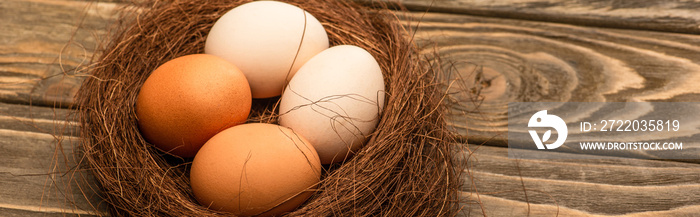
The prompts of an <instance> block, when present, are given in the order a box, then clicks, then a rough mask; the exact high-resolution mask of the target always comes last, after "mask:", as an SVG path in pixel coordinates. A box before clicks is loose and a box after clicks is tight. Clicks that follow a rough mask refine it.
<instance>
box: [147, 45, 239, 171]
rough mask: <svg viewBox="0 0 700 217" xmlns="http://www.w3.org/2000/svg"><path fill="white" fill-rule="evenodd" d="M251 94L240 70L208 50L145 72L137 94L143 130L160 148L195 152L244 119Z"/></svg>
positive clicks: (181, 153) (183, 154)
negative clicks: (146, 76)
mask: <svg viewBox="0 0 700 217" xmlns="http://www.w3.org/2000/svg"><path fill="white" fill-rule="evenodd" d="M251 104H252V98H251V94H250V87H249V86H248V82H247V81H246V78H245V76H244V75H243V73H242V72H241V71H240V70H239V69H238V68H237V67H236V66H234V65H232V64H231V63H230V62H228V61H226V60H224V59H222V58H219V57H217V56H213V55H208V54H193V55H187V56H182V57H178V58H175V59H173V60H170V61H168V62H166V63H164V64H163V65H161V66H159V67H158V68H157V69H156V70H155V71H153V72H152V73H151V75H149V76H148V78H147V79H146V81H145V82H144V84H143V86H142V87H141V89H140V91H139V93H138V97H137V99H136V116H137V118H138V126H139V130H140V132H141V135H142V136H143V137H144V138H145V139H146V140H147V141H148V142H150V143H151V144H154V145H155V146H156V147H158V148H159V149H160V150H162V151H164V152H167V153H170V154H174V155H177V156H181V157H194V156H195V154H196V153H197V150H199V148H200V147H202V145H204V143H205V142H206V141H207V140H209V138H211V137H212V136H214V135H215V134H216V133H218V132H220V131H222V130H224V129H226V128H228V127H231V126H235V125H237V124H241V123H243V122H245V121H246V119H247V118H248V115H249V113H250V107H251Z"/></svg>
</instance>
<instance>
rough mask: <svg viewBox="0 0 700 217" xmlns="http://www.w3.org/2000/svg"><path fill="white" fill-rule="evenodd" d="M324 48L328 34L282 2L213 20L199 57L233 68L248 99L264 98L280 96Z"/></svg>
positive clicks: (239, 9)
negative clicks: (227, 63)
mask: <svg viewBox="0 0 700 217" xmlns="http://www.w3.org/2000/svg"><path fill="white" fill-rule="evenodd" d="M327 48H328V35H327V34H326V31H325V29H324V28H323V26H322V25H321V23H320V22H319V21H318V20H317V19H316V18H315V17H314V16H313V15H311V14H309V13H308V12H306V11H304V10H303V9H301V8H299V7H296V6H294V5H290V4H287V3H282V2H277V1H256V2H250V3H246V4H242V5H240V6H238V7H235V8H233V9H232V10H230V11H228V12H227V13H226V14H224V15H223V16H222V17H221V18H220V19H219V20H217V21H216V23H214V26H213V27H212V29H211V31H210V32H209V34H208V36H207V39H206V43H205V46H204V52H205V53H207V54H212V55H216V56H219V57H222V58H224V59H226V60H228V61H230V62H232V63H233V64H234V65H236V66H238V67H239V68H240V69H241V70H242V71H243V73H244V74H245V76H246V78H248V82H250V87H251V90H252V94H253V98H268V97H274V96H279V95H280V94H282V90H283V89H284V86H285V84H286V83H287V81H288V80H289V79H291V78H292V76H293V75H294V74H295V73H296V71H297V70H298V69H299V68H300V67H301V66H302V65H303V64H304V63H305V62H306V61H308V60H309V59H311V57H313V56H314V55H316V54H318V53H319V52H321V51H323V50H324V49H327Z"/></svg>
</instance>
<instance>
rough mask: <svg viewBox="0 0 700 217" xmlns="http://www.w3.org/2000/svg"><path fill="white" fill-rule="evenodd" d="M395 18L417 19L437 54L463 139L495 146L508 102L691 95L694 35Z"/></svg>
mask: <svg viewBox="0 0 700 217" xmlns="http://www.w3.org/2000/svg"><path fill="white" fill-rule="evenodd" d="M404 19H406V20H413V21H412V22H410V23H408V22H407V25H413V26H415V25H418V28H417V29H418V31H417V33H416V39H417V41H418V42H420V44H422V45H423V46H424V52H425V53H426V54H427V55H429V54H431V53H432V51H433V50H437V51H438V52H439V54H440V55H441V59H442V63H441V64H442V66H443V67H444V68H446V69H448V71H449V72H450V73H448V74H446V75H444V78H443V80H444V81H446V82H447V84H449V86H448V87H447V89H448V92H449V93H450V97H449V99H448V100H447V103H448V105H450V106H451V114H450V115H449V122H450V125H451V126H452V127H453V129H454V130H455V131H456V132H459V133H460V134H461V135H463V136H465V139H466V138H468V139H469V142H470V143H477V144H480V143H484V142H487V143H488V144H492V145H505V140H506V136H507V135H506V132H507V131H506V130H507V120H508V119H507V103H508V102H568V101H573V102H606V101H607V102H626V101H698V99H700V85H697V83H698V82H700V65H699V64H700V47H698V45H699V44H700V36H696V35H686V34H675V33H658V32H648V31H637V30H618V29H603V28H591V27H579V26H572V25H565V24H551V23H540V22H529V21H517V20H506V19H495V18H483V17H472V16H464V15H447V14H435V13H427V14H426V13H409V14H407V15H406V18H404ZM418 20H420V22H418ZM414 28H415V27H414Z"/></svg>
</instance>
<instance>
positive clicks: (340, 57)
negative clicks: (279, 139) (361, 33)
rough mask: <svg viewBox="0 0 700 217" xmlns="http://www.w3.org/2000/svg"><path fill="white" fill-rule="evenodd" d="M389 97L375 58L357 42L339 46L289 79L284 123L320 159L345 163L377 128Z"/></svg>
mask: <svg viewBox="0 0 700 217" xmlns="http://www.w3.org/2000/svg"><path fill="white" fill-rule="evenodd" d="M384 95H385V91H384V78H383V76H382V71H381V68H380V67H379V64H378V63H377V61H376V60H375V59H374V57H372V55H371V54H370V53H368V52H367V51H365V50H364V49H362V48H360V47H357V46H352V45H340V46H335V47H332V48H329V49H327V50H325V51H323V52H321V53H319V54H318V55H316V56H314V57H313V58H312V59H311V60H309V61H308V62H307V63H306V64H304V66H303V67H301V69H299V71H298V72H297V74H296V75H295V76H294V77H293V78H292V80H291V81H290V82H289V85H288V86H287V88H286V89H285V91H284V93H283V94H282V98H281V101H280V119H279V120H280V125H282V126H286V127H289V128H291V129H293V130H294V131H295V132H297V133H299V134H300V135H302V136H304V137H305V138H306V139H307V140H309V142H310V143H311V145H313V146H314V148H315V149H316V151H317V152H318V155H319V157H320V158H321V163H323V164H329V163H333V162H338V161H342V160H344V159H346V157H348V156H350V155H351V154H352V152H351V151H356V150H357V149H359V148H360V147H362V145H363V144H364V142H365V141H366V138H367V136H368V135H369V134H371V133H372V132H373V131H374V129H375V128H376V127H377V123H378V122H379V118H380V114H381V111H382V109H383V108H384Z"/></svg>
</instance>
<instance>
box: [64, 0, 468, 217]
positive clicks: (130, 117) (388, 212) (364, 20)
mask: <svg viewBox="0 0 700 217" xmlns="http://www.w3.org/2000/svg"><path fill="white" fill-rule="evenodd" d="M246 2H248V1H240V0H231V1H209V2H206V3H203V2H201V1H197V0H178V1H172V2H171V1H167V2H165V1H147V2H144V3H143V4H144V6H145V7H134V8H131V9H125V10H128V11H129V12H128V13H124V15H123V17H124V20H122V21H123V22H122V23H120V24H119V25H118V28H117V29H116V31H115V35H114V36H113V37H112V38H111V40H110V41H109V42H108V43H106V44H105V45H104V47H103V49H104V50H103V51H102V52H101V54H100V56H99V57H96V58H95V60H94V61H95V62H94V67H93V68H91V72H90V76H89V77H88V78H87V79H86V80H85V81H84V83H83V85H82V87H81V88H80V90H79V92H78V94H77V104H78V106H79V111H78V112H79V118H80V125H81V137H82V144H81V147H82V150H83V153H84V156H83V159H84V160H83V161H84V162H85V167H87V170H88V171H91V173H92V174H93V176H94V177H95V179H96V181H97V184H98V185H99V187H100V190H101V195H102V196H103V197H104V200H105V202H107V203H108V204H109V205H110V207H111V209H110V211H111V214H112V215H114V216H215V215H227V213H223V212H218V211H213V210H209V209H207V208H206V207H203V206H201V205H199V204H198V203H197V201H196V200H195V198H194V196H193V194H192V190H191V188H190V184H189V169H190V165H191V159H181V158H177V157H174V156H171V155H168V154H166V153H163V152H161V151H159V150H158V149H156V148H154V147H153V146H152V145H151V144H149V143H148V142H147V141H145V140H144V138H143V137H142V136H141V134H140V133H139V129H138V126H137V117H136V112H135V102H136V96H137V94H138V92H139V89H140V87H141V86H142V84H143V83H144V81H145V80H146V78H147V77H148V76H149V74H150V73H151V72H152V71H154V70H155V69H156V67H158V66H159V65H161V64H163V63H164V62H166V61H168V60H171V59H174V58H176V57H180V56H184V55H188V54H195V53H203V51H204V42H205V39H206V36H207V34H208V32H209V30H210V29H211V27H212V25H213V24H214V22H215V21H216V20H217V19H218V18H219V17H221V16H222V15H223V14H224V13H225V12H227V11H228V10H230V9H231V8H234V7H236V6H237V5H240V4H243V3H246ZM285 2H288V3H290V4H293V5H296V6H298V7H300V8H302V9H305V10H306V11H308V12H309V13H311V14H313V15H314V16H315V17H316V18H317V19H318V20H319V21H320V22H321V23H322V24H323V27H324V28H325V29H326V31H327V33H328V38H329V41H330V45H331V46H334V45H341V44H349V45H356V46H359V47H362V48H364V49H365V50H367V51H369V52H370V53H371V54H372V55H373V56H374V57H375V59H376V60H377V61H378V62H379V65H380V66H381V69H382V73H383V74H384V80H385V89H386V102H385V103H386V104H385V108H384V111H383V113H382V114H381V117H380V118H381V119H380V121H379V124H378V126H377V128H376V130H375V132H374V133H373V134H371V136H370V137H369V138H368V143H367V144H366V145H365V146H364V147H363V148H361V149H360V150H359V151H357V152H356V153H355V155H354V156H353V157H351V158H349V159H347V160H346V161H344V162H342V163H338V164H333V165H330V166H327V167H325V168H324V169H323V176H322V180H321V182H320V183H319V185H318V189H316V193H314V195H313V196H312V197H311V198H310V199H309V200H308V201H307V202H305V203H304V204H303V205H302V206H301V207H299V208H298V209H297V210H295V211H293V212H291V213H288V214H287V215H290V216H293V215H304V216H331V215H333V216H337V215H341V216H342V215H358V216H380V215H381V216H425V215H427V216H453V215H455V214H456V213H457V211H458V206H459V196H458V192H459V187H460V186H459V183H460V180H459V173H460V172H459V171H461V169H460V168H456V167H455V166H456V165H457V163H456V160H455V158H454V154H455V151H456V149H457V148H456V146H455V143H454V136H453V135H452V134H451V133H450V132H449V131H447V129H446V125H445V121H444V119H443V118H444V113H445V110H444V106H443V105H442V103H441V100H442V99H444V96H445V93H444V91H443V90H442V89H441V87H442V84H440V82H439V80H438V79H437V77H438V74H439V73H440V69H439V67H437V66H433V65H434V64H431V62H430V61H428V60H425V59H423V57H421V56H420V55H419V54H418V49H417V47H416V45H415V44H414V43H413V42H412V40H411V35H412V33H411V31H410V30H408V29H407V28H406V27H404V26H403V25H402V24H401V22H400V21H399V19H398V18H397V13H398V12H397V11H395V10H388V9H387V8H386V7H385V6H379V7H377V5H373V6H372V7H371V8H370V7H367V6H362V5H358V4H356V3H352V2H349V1H341V0H332V1H326V0H311V1H305V0H292V1H285ZM125 20H128V21H125ZM278 101H279V98H273V99H266V100H257V99H256V100H254V102H253V108H252V112H251V115H250V117H249V119H248V122H265V123H276V122H277V117H278V115H277V113H278V111H275V109H276V108H277V106H276V104H277V103H278Z"/></svg>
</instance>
